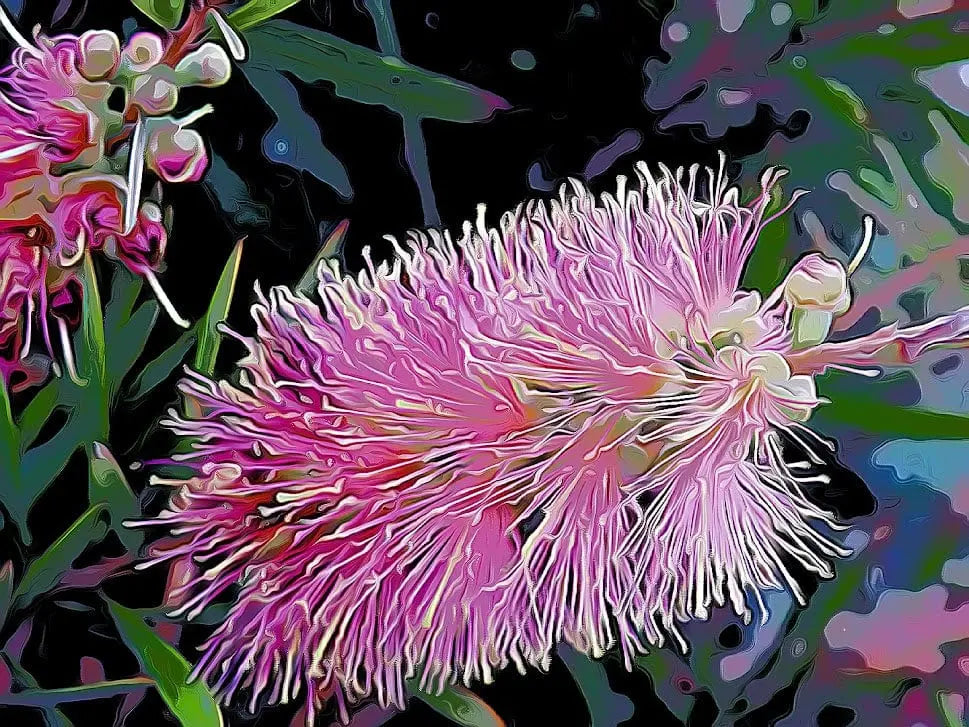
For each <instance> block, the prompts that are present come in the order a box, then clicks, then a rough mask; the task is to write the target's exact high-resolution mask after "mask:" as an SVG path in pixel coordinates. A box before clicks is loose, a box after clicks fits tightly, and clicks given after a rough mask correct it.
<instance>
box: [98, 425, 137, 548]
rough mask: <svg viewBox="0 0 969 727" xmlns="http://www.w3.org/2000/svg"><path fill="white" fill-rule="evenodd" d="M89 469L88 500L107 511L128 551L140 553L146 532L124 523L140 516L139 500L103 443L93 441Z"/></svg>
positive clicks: (113, 526)
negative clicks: (126, 525) (128, 526)
mask: <svg viewBox="0 0 969 727" xmlns="http://www.w3.org/2000/svg"><path fill="white" fill-rule="evenodd" d="M88 470H89V478H88V479H89V482H88V497H89V498H90V500H91V504H92V505H95V504H100V505H104V506H105V507H107V508H108V511H109V513H110V516H111V525H112V528H113V529H114V531H115V533H117V535H118V538H119V539H120V540H121V542H122V543H123V544H124V546H125V548H126V549H127V550H128V551H129V552H137V550H138V549H139V548H140V547H141V544H142V542H143V541H144V535H143V532H142V531H141V530H136V529H132V528H126V527H124V525H123V523H124V521H125V520H129V519H132V518H136V517H138V516H139V515H140V514H141V508H140V507H139V505H138V498H137V497H135V493H134V492H133V491H132V489H131V486H130V485H129V484H128V480H127V479H126V478H125V476H124V472H122V470H121V467H120V466H119V465H118V462H117V460H116V459H115V458H114V456H113V455H112V454H111V451H110V450H109V449H108V448H107V447H106V446H104V445H103V444H101V443H100V442H94V443H93V444H92V445H91V447H90V449H89V450H88Z"/></svg>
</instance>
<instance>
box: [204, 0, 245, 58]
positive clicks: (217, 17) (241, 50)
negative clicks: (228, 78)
mask: <svg viewBox="0 0 969 727" xmlns="http://www.w3.org/2000/svg"><path fill="white" fill-rule="evenodd" d="M209 17H210V18H212V20H213V22H215V25H216V27H218V29H219V32H220V33H222V37H223V38H224V39H225V44H226V46H227V47H228V49H229V54H230V55H231V56H232V58H233V59H234V60H236V61H238V62H240V63H241V62H242V61H244V60H245V59H246V44H245V43H244V42H243V41H242V37H241V36H240V35H239V34H238V33H237V32H236V30H235V28H233V27H232V26H231V25H230V24H229V21H228V20H226V19H225V17H224V16H223V15H222V13H221V12H220V11H219V10H217V9H216V8H209Z"/></svg>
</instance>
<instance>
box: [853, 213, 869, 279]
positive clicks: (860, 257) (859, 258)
mask: <svg viewBox="0 0 969 727" xmlns="http://www.w3.org/2000/svg"><path fill="white" fill-rule="evenodd" d="M861 223H862V226H863V230H864V232H863V234H862V237H861V244H860V245H859V246H858V251H857V252H856V253H855V255H854V257H853V258H851V262H849V263H848V267H847V271H848V275H851V274H852V273H853V272H855V270H857V269H858V266H860V265H861V263H862V262H863V261H864V259H865V256H866V255H868V250H869V249H870V248H871V243H872V240H874V238H875V218H874V217H872V216H871V215H865V216H864V217H863V218H862V220H861Z"/></svg>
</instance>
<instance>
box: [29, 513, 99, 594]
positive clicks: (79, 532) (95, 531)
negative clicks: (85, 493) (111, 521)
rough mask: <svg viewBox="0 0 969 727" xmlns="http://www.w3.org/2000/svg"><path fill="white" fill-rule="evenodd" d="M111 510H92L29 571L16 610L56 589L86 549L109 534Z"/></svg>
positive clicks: (43, 554)
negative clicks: (108, 511)
mask: <svg viewBox="0 0 969 727" xmlns="http://www.w3.org/2000/svg"><path fill="white" fill-rule="evenodd" d="M106 512H107V508H106V507H105V506H104V505H102V504H97V505H92V506H91V507H89V508H88V509H87V510H86V511H85V512H84V513H83V514H82V515H81V517H79V518H78V519H77V520H75V521H74V524H73V525H71V527H69V528H68V529H67V530H66V531H65V532H64V534H63V535H61V536H60V537H59V538H58V539H57V540H55V541H54V542H53V543H52V544H51V546H50V547H49V548H47V550H45V551H44V552H43V553H42V554H41V555H40V557H38V558H36V559H35V560H34V561H33V562H32V563H31V564H30V566H28V568H27V572H26V573H24V577H23V579H22V580H21V581H20V584H19V585H18V586H17V590H16V592H15V594H14V598H13V601H14V609H15V610H20V609H23V608H26V607H27V606H29V605H30V603H31V602H33V600H34V599H36V598H37V597H39V596H41V595H43V594H44V593H47V592H48V591H49V590H51V589H52V588H54V586H56V585H57V584H58V583H59V582H60V579H61V577H62V576H63V575H64V574H65V573H66V572H67V571H68V570H70V568H71V564H72V563H73V562H74V561H75V560H76V559H77V557H78V556H79V555H81V553H83V552H84V549H85V548H87V547H88V545H90V544H91V543H96V542H98V541H100V540H102V539H103V538H104V536H106V535H107V534H108V518H107V517H105V514H106Z"/></svg>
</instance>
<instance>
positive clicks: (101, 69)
mask: <svg viewBox="0 0 969 727" xmlns="http://www.w3.org/2000/svg"><path fill="white" fill-rule="evenodd" d="M79 46H80V50H81V58H80V61H79V63H78V70H79V71H80V72H81V75H83V76H84V77H85V78H86V79H87V80H89V81H101V80H103V79H105V78H108V77H110V76H112V75H113V74H114V72H115V71H116V70H117V68H118V62H119V61H120V59H121V41H120V40H118V36H117V35H115V34H114V33H112V32H111V31H110V30H89V31H87V32H86V33H84V34H83V35H81V37H80V40H79Z"/></svg>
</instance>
